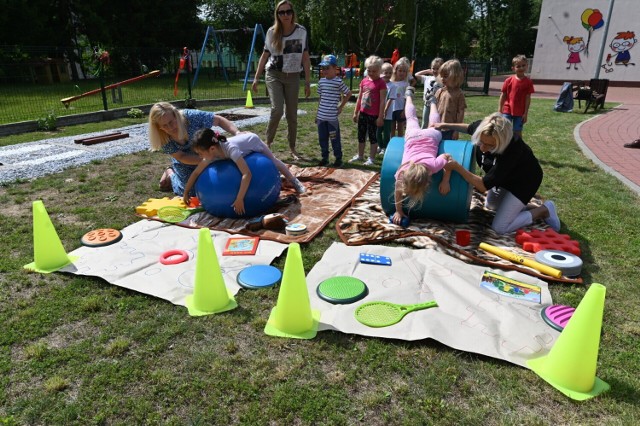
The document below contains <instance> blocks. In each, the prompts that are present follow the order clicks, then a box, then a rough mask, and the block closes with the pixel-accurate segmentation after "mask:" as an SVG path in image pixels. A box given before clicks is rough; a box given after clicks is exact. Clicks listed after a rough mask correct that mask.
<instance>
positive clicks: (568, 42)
mask: <svg viewBox="0 0 640 426" xmlns="http://www.w3.org/2000/svg"><path fill="white" fill-rule="evenodd" d="M585 6H586V7H585ZM609 15H611V16H609ZM639 23H640V7H638V2H637V0H591V1H589V2H588V3H587V2H585V1H581V0H571V1H560V0H544V1H543V3H542V9H541V11H540V21H539V25H538V35H537V39H536V48H535V54H534V67H533V69H532V70H531V77H532V78H535V79H544V80H557V81H576V80H589V79H591V78H607V79H610V80H612V81H621V82H622V81H625V82H639V83H640V67H636V66H635V61H634V60H633V58H634V57H635V56H636V53H634V52H633V47H634V46H635V45H636V44H637V37H636V33H637V30H638V29H637V28H636V27H638V26H640V24H639ZM636 50H637V49H636Z"/></svg>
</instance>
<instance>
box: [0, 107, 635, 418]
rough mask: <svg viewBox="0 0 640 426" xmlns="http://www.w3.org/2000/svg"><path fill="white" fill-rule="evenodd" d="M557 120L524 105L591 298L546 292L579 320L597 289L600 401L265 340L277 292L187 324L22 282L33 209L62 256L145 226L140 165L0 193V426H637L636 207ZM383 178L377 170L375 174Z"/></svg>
mask: <svg viewBox="0 0 640 426" xmlns="http://www.w3.org/2000/svg"><path fill="white" fill-rule="evenodd" d="M467 101H468V105H469V107H468V110H467V114H466V115H467V119H468V121H470V120H474V119H478V118H481V117H483V116H485V115H486V114H488V113H490V112H492V111H494V110H495V108H496V107H497V99H496V98H489V97H471V98H468V99H467ZM553 103H554V101H552V100H540V99H534V100H533V101H532V106H531V111H530V115H529V123H527V125H526V127H525V131H524V136H525V140H526V141H527V142H528V143H529V144H530V145H531V147H532V148H533V149H534V151H535V153H536V155H537V156H538V158H539V159H540V161H541V163H542V166H543V169H544V172H545V178H544V182H543V184H542V187H541V188H540V193H541V195H542V196H543V197H545V198H550V199H553V200H555V201H556V204H557V206H558V208H559V214H560V217H561V219H562V223H563V229H562V232H565V233H569V234H571V236H572V237H573V238H574V239H577V240H578V241H580V243H581V248H582V253H583V256H582V257H583V260H584V269H583V278H584V280H585V283H586V285H565V284H551V285H550V290H551V293H552V295H553V298H554V302H555V303H560V304H570V305H573V306H576V305H577V304H578V303H579V302H580V300H581V298H582V296H583V295H584V293H585V291H586V289H587V288H588V285H589V284H591V283H594V282H598V283H602V284H604V285H605V286H606V287H607V298H606V303H605V311H604V321H603V331H602V338H601V341H600V353H599V359H598V369H597V375H598V377H600V378H601V379H603V380H605V381H606V382H608V383H609V384H610V385H611V390H610V391H609V392H607V393H605V394H603V395H601V396H599V397H597V398H595V399H592V400H589V401H586V402H580V403H578V402H575V401H573V400H570V399H568V398H566V397H565V396H564V395H562V394H561V393H560V392H558V391H556V390H555V389H553V388H552V387H551V386H550V385H548V384H547V383H546V382H544V381H543V380H542V379H540V378H539V377H538V376H536V375H535V374H534V373H533V372H532V371H530V370H527V369H524V368H521V367H518V366H515V365H512V364H509V363H506V362H503V361H499V360H495V359H492V358H488V357H484V356H480V355H475V354H471V353H466V352H460V351H456V350H454V349H451V348H448V347H446V346H444V345H441V344H439V343H438V342H436V341H433V340H425V341H418V342H405V341H396V340H384V339H376V338H368V337H361V336H354V335H347V334H342V333H337V332H329V331H326V332H321V333H319V334H318V336H317V337H316V338H315V339H313V340H308V341H307V340H304V341H299V340H288V339H280V338H273V337H269V336H267V335H265V334H264V332H263V329H264V325H265V323H266V320H267V318H268V316H269V312H270V310H271V308H272V307H273V306H274V305H275V303H276V300H277V295H278V292H277V290H274V289H264V290H257V291H241V292H240V293H239V294H238V295H237V301H238V304H239V306H240V308H239V309H236V310H234V311H232V312H229V313H227V314H223V315H212V316H206V317H200V318H192V317H190V316H189V315H188V314H187V310H186V309H184V308H182V307H176V306H173V305H172V304H170V303H168V302H165V301H163V300H160V299H155V298H153V297H150V296H146V295H143V294H138V293H135V292H132V291H129V290H125V289H122V288H119V287H116V286H111V285H109V284H107V283H106V282H104V281H103V280H101V279H97V278H91V277H85V276H74V275H65V274H61V273H54V274H49V275H42V274H37V273H29V272H26V271H25V270H23V268H22V267H23V265H25V264H27V263H29V262H32V261H33V236H32V219H31V203H32V201H34V200H43V202H44V204H45V206H46V208H47V211H48V213H49V215H50V217H51V220H52V222H53V224H54V226H55V227H56V230H57V232H58V234H59V236H60V238H61V240H62V243H63V245H64V246H65V248H66V249H67V251H71V250H73V249H75V248H77V247H78V246H79V245H80V242H79V241H80V237H81V236H82V235H83V234H84V233H86V232H87V231H89V230H92V229H95V228H108V227H113V228H118V229H121V228H123V227H125V226H127V225H129V224H131V223H133V222H136V221H137V220H139V219H138V218H137V217H136V216H134V214H133V209H134V207H135V206H137V205H139V204H140V203H142V202H144V201H145V200H147V199H148V198H150V197H155V198H158V197H162V196H165V195H166V194H164V193H161V192H159V191H158V190H157V186H158V179H159V177H160V173H161V171H162V170H163V168H164V167H165V166H166V165H167V164H168V159H167V157H166V156H164V155H162V154H158V153H151V152H140V153H137V154H133V155H127V156H123V157H115V158H111V159H108V160H105V161H100V162H93V163H91V164H88V165H85V166H82V167H78V168H75V169H69V170H66V171H64V172H62V173H59V174H56V175H51V176H46V177H43V178H40V179H36V180H33V181H28V182H17V183H14V184H9V185H6V186H2V187H0V201H1V202H2V206H3V208H2V210H1V211H0V219H1V220H2V225H1V226H2V228H1V229H2V236H3V237H2V241H3V244H2V247H3V255H2V257H0V324H1V333H0V424H16V425H19V424H20V425H21V424H64V425H68V424H79V425H85V424H100V425H103V424H105V425H106V424H122V425H125V424H126V425H130V424H175V425H183V424H197V425H213V424H218V425H225V424H247V425H255V424H258V425H262V424H264V425H267V424H281V425H289V424H305V425H306V424H309V425H311V424H314V425H315V424H327V425H334V424H337V425H342V424H372V425H378V424H380V425H381V424H385V425H386V424H393V425H422V424H469V425H477V424H499V425H511V424H535V425H538V424H540V425H542V424H581V425H582V424H598V425H600V424H621V425H623V424H624V425H626V424H629V425H631V424H638V422H640V408H639V407H638V401H639V400H640V392H639V389H640V375H639V374H638V370H639V369H640V353H639V351H638V341H639V338H640V314H639V313H638V312H639V310H638V306H640V296H639V293H640V292H639V287H638V268H637V265H638V259H639V258H640V231H639V230H640V215H639V214H638V212H639V211H640V203H639V198H638V195H637V194H635V193H633V192H632V191H630V190H629V189H628V188H627V187H626V186H624V185H623V184H622V183H620V182H619V181H618V180H616V179H615V178H614V177H612V176H610V175H608V174H606V173H604V172H603V171H602V170H600V169H599V168H598V167H597V166H596V165H595V164H593V163H592V162H591V161H590V160H589V159H587V158H586V157H585V156H584V155H583V154H582V152H581V151H580V149H579V148H578V146H577V145H576V143H575V141H574V139H573V130H574V128H575V126H576V125H577V124H579V123H580V121H582V120H584V119H585V116H584V115H583V114H562V113H555V112H553V111H552V110H551V107H552V105H553ZM316 106H317V105H316V104H315V103H301V104H300V108H301V109H304V110H306V111H307V114H306V115H304V116H301V117H300V120H299V121H300V123H299V137H298V141H299V142H298V144H299V147H300V149H299V150H300V152H301V153H302V154H303V155H304V156H305V157H306V158H307V160H305V161H302V162H300V163H299V164H300V165H303V166H304V165H315V163H316V162H317V161H318V160H319V156H320V155H319V147H318V144H317V137H316V129H315V126H314V118H315V109H316ZM220 108H222V107H220ZM352 108H353V105H351V106H350V107H349V108H347V109H346V110H345V113H344V114H343V116H342V117H341V124H342V133H343V147H344V151H345V159H347V158H350V157H351V156H353V155H354V154H355V152H356V148H357V141H356V129H355V125H354V124H353V123H352V122H351V113H352V111H353V110H352ZM132 122H136V121H132V120H130V119H125V120H121V121H118V122H110V123H97V124H92V125H85V126H83V127H82V128H66V129H61V130H60V131H58V132H56V133H55V134H57V135H72V134H80V133H86V132H89V131H93V130H98V129H104V128H107V126H113V127H118V126H124V125H128V124H131V123H132ZM137 122H144V120H139V121H137ZM265 128H266V125H259V126H255V127H253V128H252V130H253V131H255V132H256V133H258V134H260V135H264V132H265ZM285 135H286V127H285V124H284V121H283V123H282V124H281V126H280V129H279V132H278V137H277V139H276V142H275V143H274V146H273V148H274V151H275V152H276V154H277V155H278V156H279V157H280V158H282V159H283V160H284V161H290V158H288V147H287V143H286V141H285ZM45 136H46V137H51V134H46V135H45V134H42V133H37V134H29V135H21V136H19V137H16V136H12V137H7V138H0V145H7V144H12V143H20V142H25V141H28V140H36V139H39V138H40V139H41V138H42V137H45ZM379 167H380V159H378V160H377V162H376V166H374V167H371V168H370V169H372V170H376V169H379ZM334 225H335V223H332V224H331V225H330V226H328V227H327V228H326V229H325V231H324V232H323V233H321V234H320V235H319V236H318V237H317V238H316V239H315V240H314V241H313V242H312V243H310V244H308V245H304V246H303V247H302V253H303V260H304V265H305V270H306V271H307V272H308V271H309V270H310V269H311V268H312V267H313V265H314V264H315V263H316V262H317V261H318V260H319V259H320V258H321V256H322V254H323V252H324V251H325V250H326V249H327V248H328V247H329V245H330V244H331V243H332V242H334V241H337V240H339V239H338V237H337V233H336V231H335V229H334ZM284 258H285V256H284V255H283V256H281V258H279V259H277V260H276V262H275V265H276V266H278V267H282V266H283V265H284ZM634 265H635V266H634Z"/></svg>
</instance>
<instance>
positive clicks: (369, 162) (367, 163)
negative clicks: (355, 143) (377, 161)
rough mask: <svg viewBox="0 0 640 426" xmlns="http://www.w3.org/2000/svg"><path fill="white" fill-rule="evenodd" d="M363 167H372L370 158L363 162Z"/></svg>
mask: <svg viewBox="0 0 640 426" xmlns="http://www.w3.org/2000/svg"><path fill="white" fill-rule="evenodd" d="M364 165H365V166H373V160H372V159H371V157H369V158H367V161H365V162H364Z"/></svg>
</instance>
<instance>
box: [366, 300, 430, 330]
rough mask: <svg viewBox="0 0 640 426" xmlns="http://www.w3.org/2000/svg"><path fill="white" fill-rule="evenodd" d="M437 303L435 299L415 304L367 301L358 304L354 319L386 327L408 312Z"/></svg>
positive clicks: (372, 325) (373, 325)
mask: <svg viewBox="0 0 640 426" xmlns="http://www.w3.org/2000/svg"><path fill="white" fill-rule="evenodd" d="M437 306H438V304H437V303H436V301H435V300H431V301H429V302H424V303H416V304H415V305H396V304H395V303H389V302H367V303H363V304H362V305H360V306H358V308H357V309H356V312H355V317H356V319H357V320H358V321H359V322H361V323H362V324H364V325H366V326H368V327H388V326H390V325H393V324H396V323H398V322H400V320H401V319H402V318H404V316H405V315H407V314H408V313H409V312H413V311H419V310H421V309H428V308H435V307H437Z"/></svg>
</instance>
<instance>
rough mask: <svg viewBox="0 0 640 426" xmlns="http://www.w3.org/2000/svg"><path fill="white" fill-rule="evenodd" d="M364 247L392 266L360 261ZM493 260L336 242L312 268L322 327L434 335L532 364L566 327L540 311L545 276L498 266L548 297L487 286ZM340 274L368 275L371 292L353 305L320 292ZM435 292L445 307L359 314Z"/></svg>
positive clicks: (404, 336) (310, 281) (310, 282)
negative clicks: (383, 317) (380, 324)
mask: <svg viewBox="0 0 640 426" xmlns="http://www.w3.org/2000/svg"><path fill="white" fill-rule="evenodd" d="M360 253H372V254H378V255H384V256H389V257H390V258H391V259H392V262H393V264H392V266H380V265H367V264H361V263H360V262H359V254H360ZM485 270H490V269H489V268H488V267H486V266H474V265H469V264H467V263H465V262H462V261H460V260H458V259H454V258H453V257H451V256H447V255H445V254H442V253H439V252H437V251H435V250H433V249H420V250H414V249H410V248H402V247H385V246H379V245H375V246H371V245H363V246H358V247H349V246H346V245H344V244H342V243H334V244H333V245H332V246H331V247H330V248H329V249H328V250H327V251H326V252H325V254H324V256H323V258H322V259H321V260H320V262H318V263H317V264H316V265H315V266H314V267H313V269H312V270H311V271H310V272H309V275H308V277H307V286H308V289H309V296H310V299H311V305H312V307H313V308H314V309H319V310H320V311H321V313H322V314H321V317H320V322H321V329H324V330H327V329H330V330H337V331H341V332H343V333H351V334H359V335H364V336H373V337H382V338H389V339H401V340H421V339H427V338H431V339H435V340H437V341H439V342H440V343H442V344H444V345H447V346H449V347H451V348H455V349H458V350H461V351H466V352H474V353H478V354H482V355H486V356H490V357H493V358H498V359H503V360H505V361H509V362H512V363H514V364H517V365H520V366H523V367H526V365H525V362H526V361H527V360H528V359H531V358H537V357H540V356H542V355H544V354H546V353H547V352H548V351H549V349H550V348H551V346H552V345H553V343H554V342H555V339H556V338H557V336H558V335H559V333H558V332H557V331H555V330H553V329H552V328H551V327H549V326H548V325H547V324H546V323H545V322H544V321H543V320H542V318H541V316H540V310H541V309H542V307H544V306H547V305H550V304H551V303H552V300H551V294H550V293H549V290H548V288H547V284H546V283H545V282H544V281H541V280H539V279H536V278H534V277H531V276H528V275H524V274H522V273H518V272H514V271H502V270H493V271H494V272H496V273H498V274H500V275H504V276H508V277H510V278H515V279H518V280H520V281H522V282H525V283H528V284H533V285H536V286H539V287H540V288H541V296H542V297H541V300H542V303H541V304H537V303H531V302H526V301H521V300H516V299H513V298H509V297H505V296H500V295H497V294H495V293H492V292H489V291H488V290H485V289H482V288H480V286H479V284H480V279H481V277H482V274H483V272H484V271H485ZM336 275H347V276H353V277H356V278H359V279H361V280H362V281H364V282H365V283H366V284H367V286H368V288H369V295H368V296H367V297H366V298H364V299H362V300H361V301H359V302H355V303H353V304H349V305H333V304H331V303H328V302H325V301H324V300H322V299H320V298H319V297H318V296H317V294H316V288H317V286H318V284H320V283H321V282H322V281H323V280H325V279H327V278H330V277H332V276H336ZM434 299H435V300H436V301H437V303H438V305H439V307H438V308H431V309H426V310H422V311H416V312H412V313H409V314H408V315H406V316H405V317H404V319H403V320H402V321H401V322H400V323H398V324H395V325H392V326H390V327H384V328H371V327H367V326H365V325H363V324H360V323H359V322H358V321H357V320H356V319H355V317H354V311H355V309H356V308H357V307H358V306H359V305H360V304H362V303H365V302H368V301H377V300H383V301H389V302H392V303H399V304H414V303H420V302H426V301H430V300H434Z"/></svg>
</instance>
